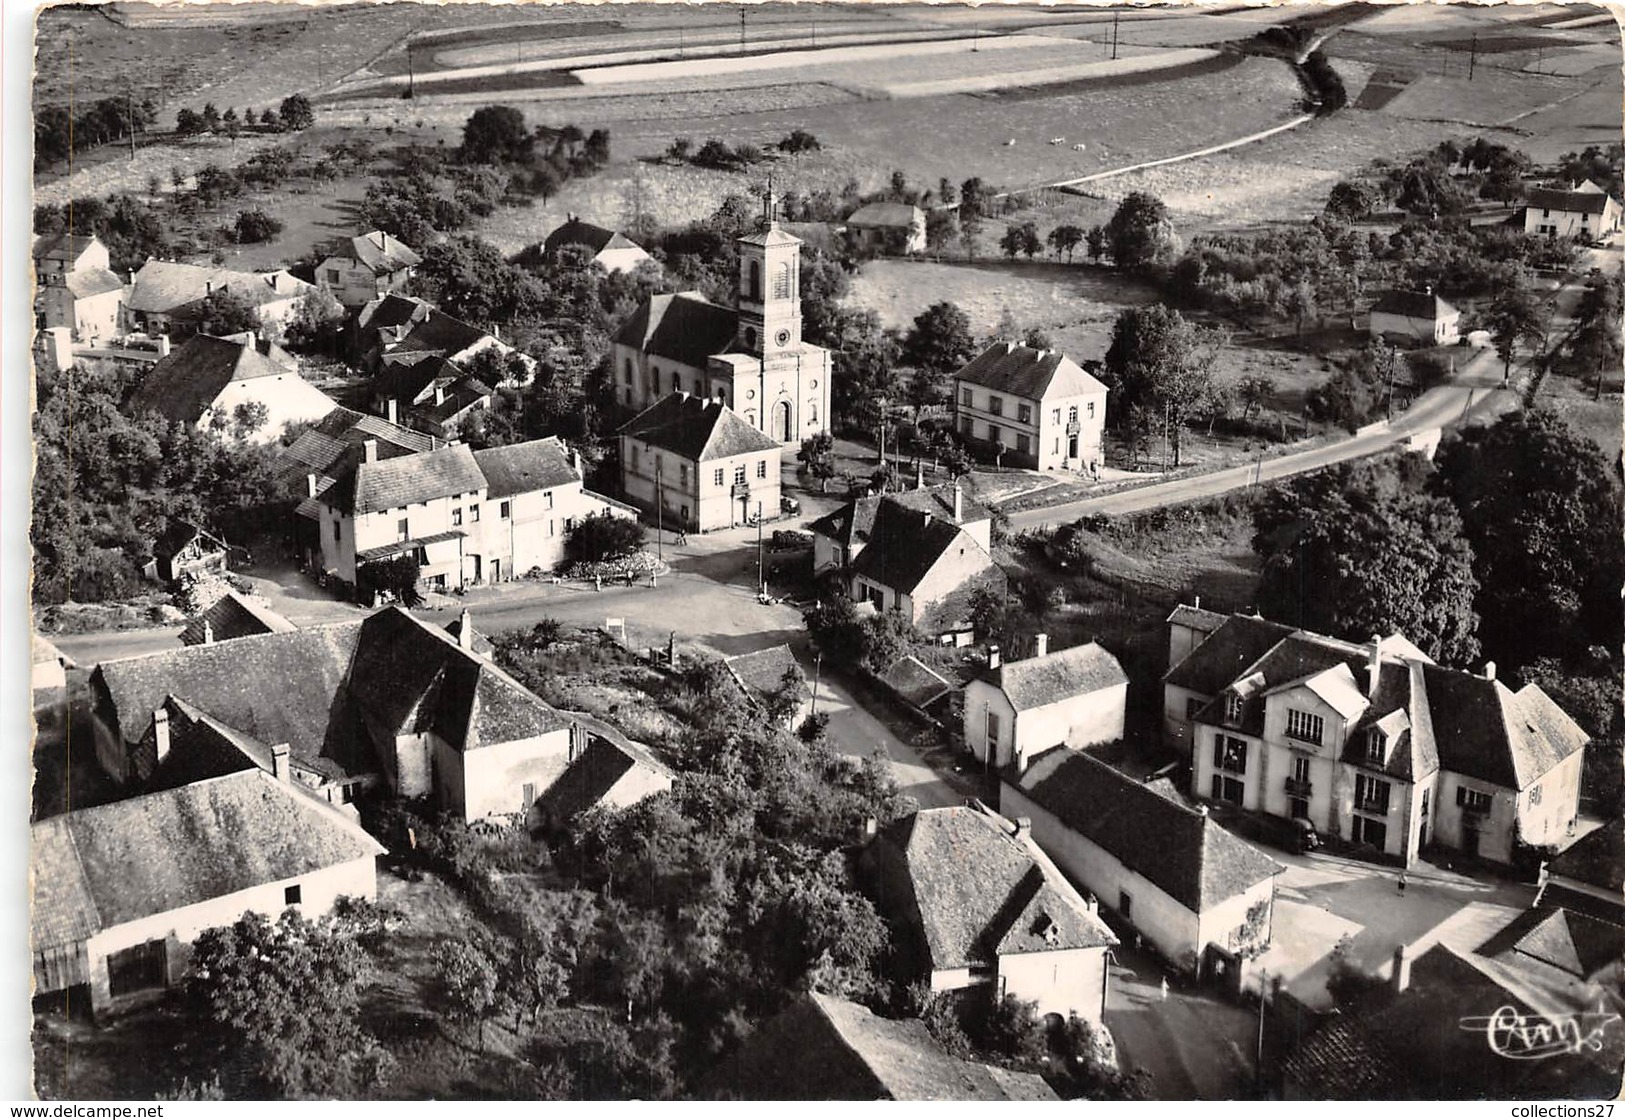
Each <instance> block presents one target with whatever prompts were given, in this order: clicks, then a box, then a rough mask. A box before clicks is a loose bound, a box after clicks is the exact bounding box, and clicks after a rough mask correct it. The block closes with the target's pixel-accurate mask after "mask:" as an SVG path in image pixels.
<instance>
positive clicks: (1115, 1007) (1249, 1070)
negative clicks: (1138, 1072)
mask: <svg viewBox="0 0 1625 1120" xmlns="http://www.w3.org/2000/svg"><path fill="white" fill-rule="evenodd" d="M1113 955H1114V956H1115V957H1116V958H1117V963H1116V964H1114V965H1112V970H1111V972H1112V975H1111V984H1110V986H1109V987H1108V989H1107V991H1106V1026H1107V1027H1108V1028H1109V1029H1110V1030H1111V1032H1112V1038H1113V1039H1114V1040H1115V1041H1116V1042H1117V1057H1118V1062H1119V1063H1120V1065H1121V1066H1122V1068H1123V1069H1125V1070H1130V1071H1132V1070H1134V1069H1136V1068H1144V1069H1145V1070H1146V1071H1147V1072H1148V1073H1150V1074H1151V1081H1152V1096H1153V1097H1155V1098H1156V1099H1157V1100H1164V1101H1192V1100H1205V1101H1219V1100H1235V1099H1236V1098H1238V1097H1243V1096H1246V1095H1247V1091H1248V1089H1249V1088H1250V1086H1251V1082H1252V1078H1253V1054H1254V1052H1255V1047H1256V1038H1257V1030H1258V1021H1257V1018H1256V1014H1255V1013H1254V1012H1252V1011H1249V1010H1248V1009H1247V1008H1244V1007H1238V1006H1237V1005H1235V1004H1232V1003H1226V1002H1224V1001H1223V1000H1220V999H1218V998H1216V997H1215V996H1212V995H1209V994H1207V993H1205V992H1202V991H1199V990H1195V989H1187V988H1178V987H1176V988H1173V989H1171V990H1170V991H1169V993H1168V998H1167V1000H1166V1001H1165V1000H1163V998H1162V989H1161V980H1162V970H1161V969H1160V968H1159V967H1158V966H1157V965H1156V964H1155V963H1154V962H1153V961H1151V959H1150V958H1149V957H1147V956H1145V955H1144V954H1138V953H1136V952H1135V951H1134V950H1133V949H1132V948H1131V947H1129V946H1126V945H1125V946H1120V947H1119V948H1117V949H1115V950H1113Z"/></svg>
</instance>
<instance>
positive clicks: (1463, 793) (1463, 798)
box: [1456, 786, 1467, 805]
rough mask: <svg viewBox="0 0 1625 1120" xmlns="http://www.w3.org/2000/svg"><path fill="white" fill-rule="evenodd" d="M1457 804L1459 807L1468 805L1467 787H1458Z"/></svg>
mask: <svg viewBox="0 0 1625 1120" xmlns="http://www.w3.org/2000/svg"><path fill="white" fill-rule="evenodd" d="M1456 804H1457V805H1465V804H1467V787H1466V786H1457V787H1456Z"/></svg>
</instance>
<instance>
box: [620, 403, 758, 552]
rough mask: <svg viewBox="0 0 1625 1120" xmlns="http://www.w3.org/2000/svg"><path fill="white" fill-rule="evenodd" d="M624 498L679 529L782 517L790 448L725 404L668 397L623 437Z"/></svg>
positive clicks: (705, 528) (634, 421)
mask: <svg viewBox="0 0 1625 1120" xmlns="http://www.w3.org/2000/svg"><path fill="white" fill-rule="evenodd" d="M620 441H621V492H622V493H623V494H624V495H625V496H626V499H627V501H629V502H631V503H632V504H633V505H635V506H637V507H638V508H639V509H641V510H644V511H646V512H648V513H650V514H651V515H653V516H654V517H655V518H656V519H657V520H658V521H660V522H661V523H662V524H664V525H665V526H667V527H668V528H672V529H683V530H686V531H688V532H696V533H705V532H709V531H711V530H712V529H726V528H729V527H730V526H734V525H744V524H747V523H749V522H750V520H751V519H752V518H753V517H765V518H771V517H777V516H778V514H779V471H780V461H781V457H782V455H783V450H784V449H783V448H782V447H780V446H779V444H778V443H777V442H776V441H775V440H773V439H772V438H771V437H769V436H767V435H765V434H764V433H762V432H761V431H760V430H758V429H757V428H755V427H754V426H752V425H751V424H749V423H747V422H746V421H745V420H744V419H743V418H742V417H741V416H740V415H739V414H738V413H737V412H735V411H734V410H733V409H731V408H729V407H728V406H727V405H725V404H723V403H722V402H721V401H718V400H707V399H705V398H703V397H693V396H690V395H689V394H687V393H684V392H677V393H671V394H668V395H667V396H666V397H664V398H662V399H661V400H659V401H657V402H656V403H655V404H653V405H651V406H650V407H648V408H646V409H644V410H643V411H642V412H640V413H639V414H638V415H637V416H635V417H633V418H632V419H631V420H630V421H628V422H627V423H626V424H625V425H624V426H623V427H622V428H621V430H620Z"/></svg>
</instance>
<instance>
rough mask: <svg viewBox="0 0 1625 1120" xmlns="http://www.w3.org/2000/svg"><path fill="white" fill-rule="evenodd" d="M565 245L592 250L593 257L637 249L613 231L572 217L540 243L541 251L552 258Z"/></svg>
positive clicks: (633, 244) (629, 241)
mask: <svg viewBox="0 0 1625 1120" xmlns="http://www.w3.org/2000/svg"><path fill="white" fill-rule="evenodd" d="M565 245H584V246H586V247H587V248H588V249H591V250H592V254H593V256H597V255H598V254H599V253H602V252H603V251H604V250H605V249H636V248H639V246H638V245H637V244H635V243H634V242H632V241H631V240H629V239H628V238H626V237H625V236H623V235H622V234H620V233H618V232H616V231H615V230H612V229H605V228H604V227H603V226H595V225H593V224H592V223H591V222H584V221H582V220H581V219H580V218H577V217H574V216H572V217H571V218H570V220H569V221H567V222H565V223H564V224H563V225H561V226H559V227H558V228H556V229H554V230H553V232H552V233H549V234H548V235H547V240H546V241H544V242H543V243H542V251H543V252H545V253H546V254H547V255H548V256H552V255H553V254H554V253H557V252H558V251H559V249H561V248H562V247H563V246H565Z"/></svg>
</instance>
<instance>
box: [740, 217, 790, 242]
mask: <svg viewBox="0 0 1625 1120" xmlns="http://www.w3.org/2000/svg"><path fill="white" fill-rule="evenodd" d="M801 243H802V242H801V238H799V237H796V236H794V235H793V234H790V233H788V232H786V231H785V230H784V229H783V227H781V226H780V225H779V223H778V222H776V221H775V222H770V223H768V224H767V225H764V226H761V227H759V228H758V229H757V230H756V232H755V233H747V234H746V235H745V236H743V237H741V238H740V239H739V244H741V245H759V246H762V247H764V248H768V247H771V246H775V245H800V244H801Z"/></svg>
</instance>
